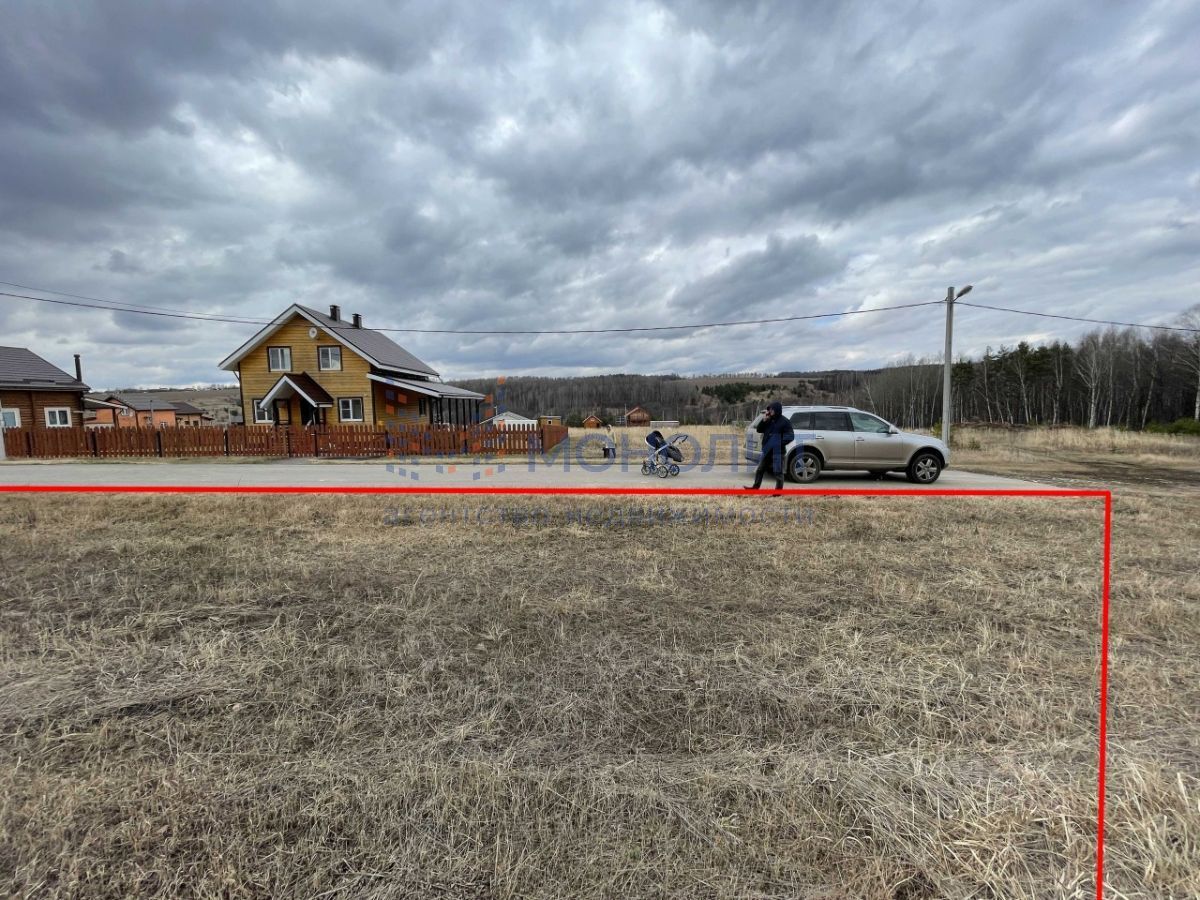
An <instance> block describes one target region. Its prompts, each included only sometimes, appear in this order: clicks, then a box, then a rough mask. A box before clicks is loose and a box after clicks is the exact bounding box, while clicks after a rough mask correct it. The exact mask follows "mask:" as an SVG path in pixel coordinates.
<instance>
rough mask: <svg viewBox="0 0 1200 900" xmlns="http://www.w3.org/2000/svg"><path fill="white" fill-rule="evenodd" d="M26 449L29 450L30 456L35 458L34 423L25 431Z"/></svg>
mask: <svg viewBox="0 0 1200 900" xmlns="http://www.w3.org/2000/svg"><path fill="white" fill-rule="evenodd" d="M25 449H26V450H28V451H29V458H30V459H33V425H30V426H29V430H28V431H27V432H25Z"/></svg>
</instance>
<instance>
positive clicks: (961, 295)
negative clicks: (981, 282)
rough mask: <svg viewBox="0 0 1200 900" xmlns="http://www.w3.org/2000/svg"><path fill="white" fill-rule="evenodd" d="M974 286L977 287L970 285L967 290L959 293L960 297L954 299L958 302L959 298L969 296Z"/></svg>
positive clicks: (964, 289)
mask: <svg viewBox="0 0 1200 900" xmlns="http://www.w3.org/2000/svg"><path fill="white" fill-rule="evenodd" d="M974 286H975V285H973V284H968V285H967V286H966V287H965V288H963V289H962V290H961V291H959V292H958V297H955V298H954V299H955V300H957V299H958V298H959V297H965V296H967V294H969V293H971V288H973V287H974Z"/></svg>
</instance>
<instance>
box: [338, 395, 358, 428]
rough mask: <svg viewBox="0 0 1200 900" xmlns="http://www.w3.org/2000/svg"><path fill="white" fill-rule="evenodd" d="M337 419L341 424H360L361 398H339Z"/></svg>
mask: <svg viewBox="0 0 1200 900" xmlns="http://www.w3.org/2000/svg"><path fill="white" fill-rule="evenodd" d="M338 419H340V420H341V421H343V422H361V421H362V420H363V404H362V397H339V398H338Z"/></svg>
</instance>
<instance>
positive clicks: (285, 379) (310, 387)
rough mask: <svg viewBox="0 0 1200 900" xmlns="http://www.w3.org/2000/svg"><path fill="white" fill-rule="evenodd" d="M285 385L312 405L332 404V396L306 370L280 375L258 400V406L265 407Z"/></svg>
mask: <svg viewBox="0 0 1200 900" xmlns="http://www.w3.org/2000/svg"><path fill="white" fill-rule="evenodd" d="M285 385H286V386H287V387H289V388H291V389H292V390H293V391H295V392H296V393H298V394H301V395H302V396H303V397H304V399H305V400H307V401H308V402H309V403H311V404H313V405H314V406H333V398H332V397H331V396H329V391H327V390H325V388H323V387H321V385H319V384H317V382H316V381H314V380H313V378H312V376H311V375H309V374H308V373H307V372H288V373H287V374H286V375H280V376H279V380H278V381H276V382H275V384H273V385H272V386H271V389H270V390H269V391H267V393H266V396H264V397H263V398H262V399H261V400H260V401H259V402H258V406H259V408H260V409H267V408H268V407H269V405H270V403H271V401H272V400H274V399H275V396H276V394H278V393H279V392H280V390H281V389H282V388H283V387H284V386H285ZM285 396H288V397H290V396H291V394H286V395H285Z"/></svg>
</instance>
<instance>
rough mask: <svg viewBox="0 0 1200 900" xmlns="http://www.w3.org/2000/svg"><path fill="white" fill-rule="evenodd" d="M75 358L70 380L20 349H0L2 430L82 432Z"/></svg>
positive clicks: (80, 391)
mask: <svg viewBox="0 0 1200 900" xmlns="http://www.w3.org/2000/svg"><path fill="white" fill-rule="evenodd" d="M87 390H88V386H87V385H86V384H84V383H83V374H82V372H81V371H80V366H79V354H75V375H74V376H71V375H68V374H67V373H66V372H64V371H63V370H62V369H60V368H58V366H56V365H54V364H53V363H50V362H47V361H46V360H44V359H42V358H41V357H40V356H38V355H37V354H36V353H34V352H32V351H30V350H27V349H25V348H24V347H0V424H3V426H4V427H5V428H22V427H24V428H82V427H83V395H84V393H85V392H86V391H87Z"/></svg>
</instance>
